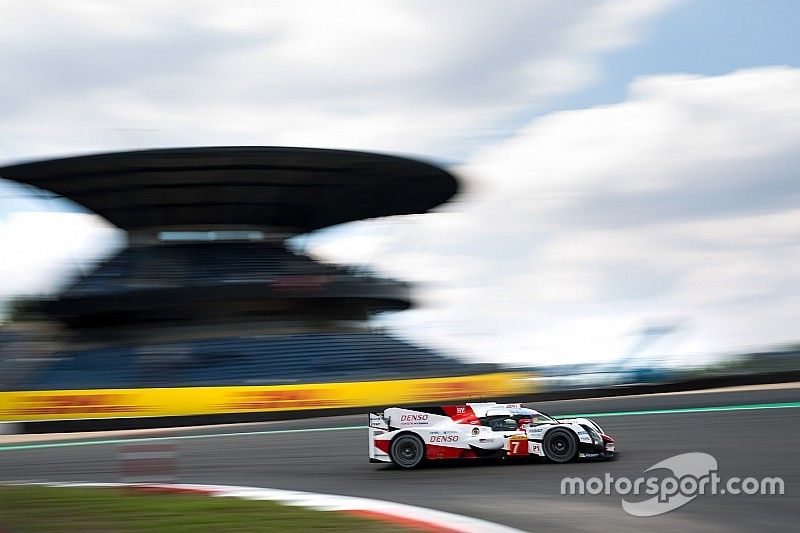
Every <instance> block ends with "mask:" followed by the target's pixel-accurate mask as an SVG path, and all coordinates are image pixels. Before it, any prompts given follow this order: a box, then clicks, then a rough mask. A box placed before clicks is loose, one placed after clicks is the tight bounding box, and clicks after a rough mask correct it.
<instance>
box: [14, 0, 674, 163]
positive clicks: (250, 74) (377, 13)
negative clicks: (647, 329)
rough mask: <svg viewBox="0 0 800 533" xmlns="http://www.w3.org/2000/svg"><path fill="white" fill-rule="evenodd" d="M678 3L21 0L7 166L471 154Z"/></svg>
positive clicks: (595, 72)
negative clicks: (274, 149) (281, 150)
mask: <svg viewBox="0 0 800 533" xmlns="http://www.w3.org/2000/svg"><path fill="white" fill-rule="evenodd" d="M670 5H672V2H669V1H656V0H652V1H642V0H630V1H606V2H595V3H588V4H584V3H575V4H566V5H565V4H564V3H560V2H543V1H540V2H529V1H512V2H505V3H504V5H503V9H497V8H496V6H495V5H494V3H492V2H477V1H468V2H436V3H430V2H373V1H348V2H336V3H330V2H325V1H310V2H301V3H298V2H267V3H265V2H257V1H243V2H236V3H233V4H231V3H228V4H222V3H219V2H211V1H192V2H189V1H186V0H184V1H175V2H169V3H168V4H164V3H163V2H133V3H116V4H107V3H101V2H92V1H76V2H69V3H55V4H54V3H50V2H30V1H22V0H19V1H8V2H4V4H3V7H2V12H0V15H2V16H0V43H1V44H2V48H3V53H2V55H0V68H2V70H3V84H2V85H0V110H3V111H0V119H1V120H0V138H3V139H4V141H3V142H2V143H0V158H1V159H6V160H9V159H18V158H22V157H31V156H34V155H52V154H55V153H66V152H86V151H96V150H110V149H121V148H131V147H141V146H156V145H196V144H248V145H252V144H267V145H269V144H275V145H281V144H288V145H314V146H325V147H349V148H362V149H363V148H371V149H381V150H391V151H397V150H400V151H406V152H416V153H425V154H435V155H437V156H443V155H444V156H450V157H459V156H460V155H461V154H464V153H467V152H469V151H471V150H472V149H473V148H474V147H475V146H477V145H480V144H482V143H483V142H485V140H486V139H487V138H497V137H498V136H502V135H504V134H507V132H505V131H503V127H504V126H503V124H505V121H508V120H509V119H511V118H514V117H516V116H517V115H518V114H519V113H520V112H524V113H530V112H532V110H535V109H536V108H537V107H538V106H540V105H541V104H542V102H545V101H546V100H547V99H548V98H550V97H552V96H554V95H563V94H565V93H568V92H571V91H576V90H578V89H581V88H585V87H586V86H587V85H588V84H590V83H592V82H593V81H595V80H597V79H598V78H599V77H600V76H601V63H600V62H601V60H602V55H603V54H605V53H608V52H610V51H613V50H617V49H619V48H621V47H624V46H629V45H631V44H633V43H635V42H636V41H637V40H639V39H640V38H641V36H642V34H643V33H644V31H645V30H646V28H647V22H648V21H649V20H652V19H653V18H654V17H655V16H657V15H658V14H660V13H662V12H663V11H664V10H665V9H666V8H667V7H669V6H670Z"/></svg>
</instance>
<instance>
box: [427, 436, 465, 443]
mask: <svg viewBox="0 0 800 533" xmlns="http://www.w3.org/2000/svg"><path fill="white" fill-rule="evenodd" d="M428 442H432V443H436V444H441V443H446V442H458V435H431V436H430V438H429V439H428Z"/></svg>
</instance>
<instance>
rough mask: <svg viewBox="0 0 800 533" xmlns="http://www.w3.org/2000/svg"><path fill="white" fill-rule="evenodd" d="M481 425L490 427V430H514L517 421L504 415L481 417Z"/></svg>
mask: <svg viewBox="0 0 800 533" xmlns="http://www.w3.org/2000/svg"><path fill="white" fill-rule="evenodd" d="M481 425H482V426H486V427H489V428H491V429H492V431H516V429H517V421H516V420H514V418H512V417H509V416H506V415H497V416H487V417H485V418H481Z"/></svg>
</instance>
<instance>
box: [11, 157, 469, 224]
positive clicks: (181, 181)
mask: <svg viewBox="0 0 800 533" xmlns="http://www.w3.org/2000/svg"><path fill="white" fill-rule="evenodd" d="M0 176H2V177H4V178H7V179H10V180H14V181H18V182H21V183H26V184H29V185H33V186H36V187H39V188H41V189H45V190H48V191H51V192H54V193H56V194H59V195H61V196H63V197H66V198H69V199H70V200H73V201H74V202H77V203H78V204H81V205H83V206H84V207H86V208H87V209H89V210H91V211H93V212H95V213H97V214H99V215H101V216H103V217H104V218H106V219H107V220H109V221H110V222H111V223H113V224H115V225H117V226H119V227H120V228H123V229H126V230H134V231H136V230H158V229H164V228H204V229H214V228H222V227H237V226H258V227H269V228H274V229H277V230H280V231H283V232H286V233H304V232H307V231H311V230H315V229H319V228H324V227H327V226H332V225H334V224H340V223H343V222H350V221H354V220H361V219H365V218H374V217H381V216H389V215H402V214H411V213H424V212H426V211H428V210H430V209H432V208H433V207H435V206H437V205H439V204H442V203H444V202H446V201H447V200H449V199H450V198H451V197H452V196H453V195H454V194H455V193H456V191H457V188H458V185H457V182H456V179H455V177H454V176H453V175H452V174H450V173H449V172H447V171H445V170H443V169H441V168H439V167H436V166H433V165H430V164H428V163H423V162H420V161H415V160H412V159H406V158H402V157H395V156H389V155H382V154H373V153H367V152H352V151H344V150H323V149H315V148H283V147H261V146H245V147H208V148H171V149H159V150H141V151H134V152H115V153H107V154H96V155H88V156H81V157H70V158H64V159H50V160H46V161H37V162H32V163H23V164H18V165H11V166H6V167H0Z"/></svg>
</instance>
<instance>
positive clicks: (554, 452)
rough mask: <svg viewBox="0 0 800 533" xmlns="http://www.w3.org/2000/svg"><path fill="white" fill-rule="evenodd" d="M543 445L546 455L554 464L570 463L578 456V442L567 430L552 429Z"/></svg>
mask: <svg viewBox="0 0 800 533" xmlns="http://www.w3.org/2000/svg"><path fill="white" fill-rule="evenodd" d="M542 445H543V448H544V455H545V456H546V457H547V458H548V459H549V460H550V461H552V462H554V463H568V462H569V461H572V460H573V459H575V456H576V455H578V440H577V439H576V438H575V434H574V433H572V432H571V431H569V430H566V429H551V430H550V431H548V432H547V435H545V437H544V442H543V443H542Z"/></svg>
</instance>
